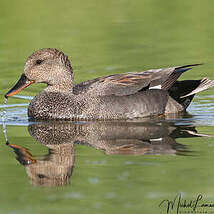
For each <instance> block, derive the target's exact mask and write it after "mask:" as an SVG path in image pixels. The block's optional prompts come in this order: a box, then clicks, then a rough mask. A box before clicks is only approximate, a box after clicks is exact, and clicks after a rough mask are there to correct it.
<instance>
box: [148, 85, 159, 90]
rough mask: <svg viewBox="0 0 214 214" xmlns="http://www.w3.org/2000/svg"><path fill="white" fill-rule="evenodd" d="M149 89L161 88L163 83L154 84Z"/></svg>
mask: <svg viewBox="0 0 214 214" xmlns="http://www.w3.org/2000/svg"><path fill="white" fill-rule="evenodd" d="M149 89H161V85H156V86H152V87H150V88H149Z"/></svg>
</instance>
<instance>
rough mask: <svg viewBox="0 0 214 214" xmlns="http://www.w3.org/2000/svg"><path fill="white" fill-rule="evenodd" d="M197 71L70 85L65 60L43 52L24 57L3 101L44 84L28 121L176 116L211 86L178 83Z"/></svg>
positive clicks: (119, 76) (178, 69) (158, 71)
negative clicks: (21, 67) (181, 76)
mask: <svg viewBox="0 0 214 214" xmlns="http://www.w3.org/2000/svg"><path fill="white" fill-rule="evenodd" d="M197 65H199V64H194V65H185V66H178V67H171V68H162V69H153V70H147V71H144V72H129V73H124V74H114V75H109V76H106V77H99V78H96V79H93V80H88V81H85V82H82V83H79V84H74V83H73V69H72V67H71V65H70V61H69V59H68V57H67V56H66V55H65V54H64V53H63V52H61V51H59V50H57V49H53V48H45V49H41V50H38V51H36V52H34V53H33V54H32V55H31V56H30V57H28V59H27V61H26V63H25V66H24V73H23V74H22V75H21V77H20V79H19V80H18V82H17V83H16V85H15V86H14V87H13V88H11V89H10V90H9V91H8V92H7V93H6V94H5V97H6V98H7V97H9V96H13V95H15V94H17V93H18V92H19V91H21V90H22V89H23V88H25V87H27V86H29V85H30V84H32V83H46V84H47V87H46V88H45V89H44V90H43V91H41V92H40V93H39V94H38V95H37V96H35V97H34V99H33V100H32V101H31V103H30V105H29V107H28V116H29V117H31V118H34V119H67V120H79V119H83V120H99V119H101V120H107V119H132V118H140V117H149V116H158V115H166V114H175V113H179V112H182V111H185V110H186V108H187V107H188V106H189V104H190V102H191V101H192V99H193V97H194V95H195V94H196V93H198V92H200V91H203V90H206V89H208V88H210V87H212V86H213V81H211V80H209V79H207V78H203V79H201V80H184V81H177V79H178V78H179V76H180V75H181V74H182V73H184V72H185V71H187V70H189V69H191V68H192V67H193V66H197Z"/></svg>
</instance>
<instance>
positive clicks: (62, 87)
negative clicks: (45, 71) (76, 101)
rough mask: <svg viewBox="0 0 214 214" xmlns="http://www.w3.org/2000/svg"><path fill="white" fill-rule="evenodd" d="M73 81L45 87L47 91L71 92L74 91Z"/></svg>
mask: <svg viewBox="0 0 214 214" xmlns="http://www.w3.org/2000/svg"><path fill="white" fill-rule="evenodd" d="M73 86H74V85H73V83H68V84H66V83H62V84H57V85H48V86H47V88H45V91H46V92H56V93H70V92H72V91H73Z"/></svg>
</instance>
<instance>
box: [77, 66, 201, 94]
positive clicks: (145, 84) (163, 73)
mask: <svg viewBox="0 0 214 214" xmlns="http://www.w3.org/2000/svg"><path fill="white" fill-rule="evenodd" d="M197 65H199V64H193V65H185V66H179V67H171V68H161V69H152V70H147V71H144V72H129V73H123V74H115V75H110V76H106V77H101V78H97V79H94V80H89V81H86V82H82V83H80V84H78V85H76V86H75V90H74V92H75V91H76V92H78V93H81V92H83V91H85V90H87V91H91V92H94V93H96V94H97V93H98V94H99V95H103V96H104V95H116V96H124V95H130V94H135V93H137V92H138V91H141V90H146V89H153V88H157V89H163V90H168V89H169V88H170V87H171V86H172V85H173V84H174V83H175V81H176V80H177V79H178V78H179V76H180V75H181V74H182V73H183V72H185V71H187V70H190V69H191V68H192V67H193V66H197Z"/></svg>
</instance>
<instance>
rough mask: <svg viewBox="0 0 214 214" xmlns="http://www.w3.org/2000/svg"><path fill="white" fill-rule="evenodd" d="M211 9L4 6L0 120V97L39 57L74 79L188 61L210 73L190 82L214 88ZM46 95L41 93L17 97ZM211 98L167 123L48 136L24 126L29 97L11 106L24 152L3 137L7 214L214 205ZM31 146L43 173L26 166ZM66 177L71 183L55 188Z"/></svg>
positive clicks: (13, 132) (65, 129)
mask: <svg viewBox="0 0 214 214" xmlns="http://www.w3.org/2000/svg"><path fill="white" fill-rule="evenodd" d="M213 8H214V2H213V1H211V0H206V1H199V0H189V1H183V0H181V1H180V0H174V1H170V0H165V1H158V0H141V1H140V0H136V1H127V0H120V1H115V0H114V1H112V0H109V1H102V0H101V1H98V0H91V1H68V0H65V1H55V0H52V1H50V0H47V1H42V0H37V1H27V0H23V1H18V0H14V1H1V2H0V29H1V30H0V32H1V33H0V95H1V98H0V102H1V103H2V105H0V110H1V111H0V113H1V119H0V123H1V124H2V122H3V120H2V115H3V113H2V112H3V108H4V107H5V106H4V105H3V102H4V97H3V94H4V93H5V92H6V91H8V89H9V88H11V86H12V85H13V84H14V83H15V82H16V81H17V79H18V78H19V75H20V74H21V72H23V65H24V63H25V60H26V58H27V57H28V56H29V55H30V54H31V53H32V52H33V51H35V50H37V49H40V48H45V47H54V48H58V49H60V50H62V51H64V52H65V53H66V54H67V55H68V56H69V58H70V59H71V62H72V65H73V68H74V72H75V82H80V81H84V80H87V79H92V78H95V77H98V76H102V75H108V74H113V73H122V72H129V71H141V70H146V69H150V68H159V67H168V66H174V65H184V64H191V63H204V65H203V66H200V67H197V68H194V69H193V70H191V71H188V72H187V73H186V74H184V75H183V76H182V79H191V78H193V79H200V78H202V77H205V76H207V77H209V78H210V79H214V72H213V69H214V61H213V57H214V28H213ZM43 88H44V86H43V85H33V86H32V87H31V86H30V87H29V88H27V89H25V90H24V91H22V92H21V93H20V95H24V96H34V95H36V94H37V93H38V92H39V91H40V90H42V89H43ZM213 93H214V88H213V89H210V90H208V91H205V92H203V93H200V94H199V95H197V96H196V97H195V99H194V102H193V103H192V105H191V106H190V107H189V109H188V113H189V114H188V115H186V116H185V117H183V118H176V119H171V120H169V121H163V120H160V121H149V123H148V122H142V121H137V122H136V123H134V124H133V123H130V124H117V123H115V124H97V123H92V124H91V123H90V124H87V123H86V124H73V123H66V124H54V125H53V124H43V125H41V127H40V126H39V125H38V124H31V123H29V122H28V118H27V113H26V110H27V103H29V100H27V99H20V98H11V99H9V101H8V105H11V106H8V107H7V112H6V119H5V120H6V124H7V137H8V139H9V142H10V143H11V144H15V145H16V146H14V145H11V147H9V146H6V145H5V139H4V135H3V130H2V128H0V133H1V134H0V140H1V145H0V190H1V191H0V213H2V214H19V213H22V214H23V213H24V214H25V213H26V214H28V213H33V214H37V213H41V214H43V213H44V214H47V213H63V214H64V213H65V214H70V213H84V214H85V213H135V214H137V213H166V207H165V206H163V207H159V204H160V202H161V201H162V200H164V199H169V200H173V199H174V197H175V196H176V195H177V194H178V193H182V196H183V198H185V199H187V200H195V198H196V196H197V195H198V194H202V195H203V202H207V203H214V189H213V186H214V181H213V176H214V172H213V155H214V150H213V149H214V138H213V137H212V135H213V133H214V122H213V121H214V106H213V98H214V97H213ZM27 98H28V97H27ZM22 104H23V105H22ZM42 126H44V127H42ZM58 126H60V130H61V132H60V133H58V132H57V130H59V127H58ZM124 126H125V127H124ZM29 130H30V131H29ZM46 130H49V131H46ZM50 130H51V131H50ZM77 130H78V131H77ZM37 131H38V132H37ZM38 133H40V134H38ZM47 133H49V134H47ZM197 133H198V134H201V136H198V134H197ZM202 134H203V135H204V136H202ZM46 135H47V136H46ZM207 135H208V136H207ZM57 139H58V140H57ZM151 139H156V141H154V140H153V141H151ZM158 139H159V140H158ZM56 141H57V142H58V143H60V145H57V142H56ZM17 146H18V147H17ZM15 147H16V149H15V152H17V153H18V156H17V155H16V154H15V153H14V152H13V148H15ZM25 148H27V149H28V151H29V152H30V153H31V154H32V157H31V156H30V157H31V158H32V160H31V161H34V160H37V162H36V164H38V165H39V164H41V166H38V167H37V168H36V166H37V165H36V164H29V165H28V164H26V163H28V162H26V161H30V159H29V156H28V155H27V154H28V153H27V151H26V150H25ZM61 150H62V151H61ZM65 151H71V153H70V156H69V155H68V154H67V153H66V152H65ZM66 155H67V156H66ZM16 157H18V158H20V159H19V161H20V162H21V163H22V164H25V165H22V164H20V162H19V161H17V160H16ZM63 158H65V164H62V162H63V161H62V162H60V160H61V159H62V160H64V159H63ZM54 160H55V162H54ZM49 164H50V165H51V166H50V165H49ZM29 166H32V168H33V167H34V166H35V169H34V171H35V172H36V175H35V177H36V178H35V177H33V176H32V174H30V170H31V169H30V167H29ZM49 166H50V168H48V167H49ZM51 167H52V168H51ZM54 167H55V168H54ZM58 169H59V170H63V169H64V170H65V171H64V175H65V178H61V180H60V179H58V180H57V178H56V179H55V180H54V178H55V177H57V176H56V175H55V174H54V173H55V172H57V170H58ZM39 170H42V174H41V172H40V171H39ZM45 173H52V177H51V175H50V174H48V175H46V174H45ZM59 174H60V173H59ZM59 174H58V176H60V175H59ZM61 174H63V173H61ZM33 178H35V179H36V180H35V179H33ZM52 178H53V179H52ZM59 180H60V182H59ZM48 184H49V185H48ZM57 185H58V186H57ZM189 210H190V211H191V209H183V211H189ZM198 210H200V209H198ZM201 210H203V211H207V212H210V213H214V208H206V209H201ZM170 213H176V210H175V209H174V210H170Z"/></svg>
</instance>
